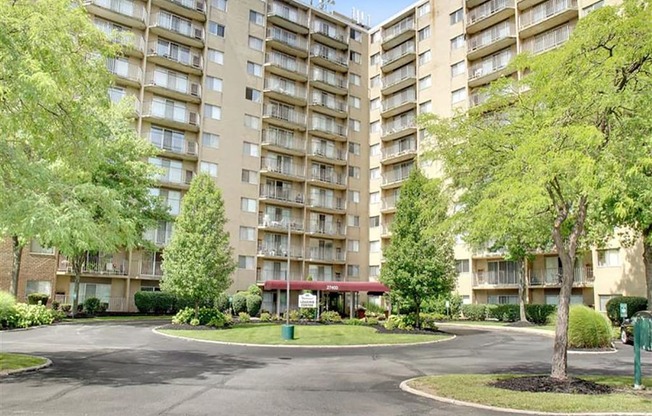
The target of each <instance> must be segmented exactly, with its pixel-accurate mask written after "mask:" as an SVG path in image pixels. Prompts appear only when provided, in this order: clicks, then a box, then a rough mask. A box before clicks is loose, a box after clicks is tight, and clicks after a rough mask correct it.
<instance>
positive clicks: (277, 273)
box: [256, 269, 294, 282]
mask: <svg viewBox="0 0 652 416" xmlns="http://www.w3.org/2000/svg"><path fill="white" fill-rule="evenodd" d="M286 278H287V271H285V270H261V269H259V270H258V271H257V273H256V281H257V282H266V281H268V280H285V279H286ZM290 280H294V279H292V278H290Z"/></svg>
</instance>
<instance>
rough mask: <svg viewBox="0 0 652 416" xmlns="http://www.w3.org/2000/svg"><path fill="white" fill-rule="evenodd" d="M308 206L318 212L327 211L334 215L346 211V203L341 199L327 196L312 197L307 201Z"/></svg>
mask: <svg viewBox="0 0 652 416" xmlns="http://www.w3.org/2000/svg"><path fill="white" fill-rule="evenodd" d="M308 206H309V207H310V208H313V209H318V210H320V211H327V212H332V213H336V214H340V213H342V212H343V211H344V210H346V202H345V200H344V199H343V198H335V197H328V196H314V197H311V198H309V199H308Z"/></svg>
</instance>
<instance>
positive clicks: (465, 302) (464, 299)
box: [462, 295, 471, 305]
mask: <svg viewBox="0 0 652 416" xmlns="http://www.w3.org/2000/svg"><path fill="white" fill-rule="evenodd" d="M462 304H463V305H470V304H471V296H469V295H462Z"/></svg>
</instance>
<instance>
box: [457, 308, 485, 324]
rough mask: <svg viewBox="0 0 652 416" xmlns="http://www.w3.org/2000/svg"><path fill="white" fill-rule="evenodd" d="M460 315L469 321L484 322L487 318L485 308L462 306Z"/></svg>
mask: <svg viewBox="0 0 652 416" xmlns="http://www.w3.org/2000/svg"><path fill="white" fill-rule="evenodd" d="M462 314H463V315H464V317H465V318H466V319H468V320H471V321H484V320H485V319H486V318H487V306H486V305H462Z"/></svg>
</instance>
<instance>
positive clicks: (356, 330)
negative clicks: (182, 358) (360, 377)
mask: <svg viewBox="0 0 652 416" xmlns="http://www.w3.org/2000/svg"><path fill="white" fill-rule="evenodd" d="M161 332H162V333H164V334H169V335H178V336H182V337H188V338H193V339H201V340H210V341H223V342H237V343H245V344H263V345H367V344H410V343H417V342H426V341H436V340H440V339H445V338H450V337H449V336H448V335H423V334H384V333H378V332H376V330H375V329H374V328H370V327H365V326H347V325H296V326H295V327H294V340H292V341H286V340H283V339H282V338H281V326H280V325H275V324H257V325H236V326H234V327H233V328H231V329H226V330H214V331H193V330H161Z"/></svg>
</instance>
